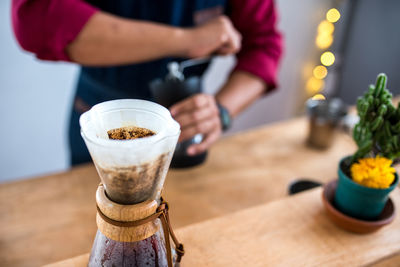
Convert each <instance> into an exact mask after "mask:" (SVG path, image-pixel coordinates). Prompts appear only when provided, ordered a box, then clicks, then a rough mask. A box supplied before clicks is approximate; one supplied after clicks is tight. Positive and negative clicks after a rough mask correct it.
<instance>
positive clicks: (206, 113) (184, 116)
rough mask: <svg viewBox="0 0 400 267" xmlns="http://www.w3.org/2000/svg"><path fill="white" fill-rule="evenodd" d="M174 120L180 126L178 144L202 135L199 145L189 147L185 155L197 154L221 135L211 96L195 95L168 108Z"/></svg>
mask: <svg viewBox="0 0 400 267" xmlns="http://www.w3.org/2000/svg"><path fill="white" fill-rule="evenodd" d="M170 111H171V114H172V116H173V117H174V119H175V120H176V121H177V122H179V124H180V125H181V135H180V136H179V142H181V141H184V140H188V139H190V138H192V137H194V136H195V135H196V134H199V133H201V134H203V141H202V142H201V143H200V144H196V145H191V146H190V147H189V148H188V150H187V153H188V154H189V155H196V154H199V153H201V152H203V151H205V150H207V148H209V147H210V146H211V145H212V144H213V143H214V142H215V141H217V140H218V138H219V137H220V135H221V133H222V129H221V120H220V117H219V110H218V106H217V102H216V100H215V98H214V96H212V95H207V94H197V95H194V96H192V97H189V98H187V99H184V100H182V101H181V102H178V103H176V104H175V105H173V106H172V107H171V108H170Z"/></svg>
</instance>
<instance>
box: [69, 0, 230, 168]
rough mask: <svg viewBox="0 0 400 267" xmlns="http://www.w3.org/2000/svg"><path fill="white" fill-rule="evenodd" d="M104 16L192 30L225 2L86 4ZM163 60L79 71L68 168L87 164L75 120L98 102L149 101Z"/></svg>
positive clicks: (163, 70)
mask: <svg viewBox="0 0 400 267" xmlns="http://www.w3.org/2000/svg"><path fill="white" fill-rule="evenodd" d="M88 2H90V3H91V4H93V5H95V6H97V7H99V8H100V9H101V10H104V11H106V12H108V13H112V14H115V15H118V16H121V17H126V18H133V19H137V20H146V21H154V22H159V23H163V24H168V25H173V26H179V27H192V26H194V25H196V24H199V23H203V22H205V21H207V20H209V19H211V18H213V17H215V16H218V15H220V14H222V13H224V12H225V6H226V0H203V1H200V0H192V1H191V0H125V1H124V0H102V1H95V0H93V1H88ZM172 60H174V61H181V60H182V59H173V58H166V59H161V60H156V61H151V62H147V63H142V64H135V65H127V66H118V67H82V68H81V72H80V74H79V78H78V83H77V90H76V94H75V99H74V103H73V110H72V113H71V116H70V125H69V147H70V159H71V165H76V164H80V163H84V162H88V161H91V158H90V155H89V152H88V150H87V148H86V146H85V144H84V142H83V139H82V137H81V135H80V126H79V117H80V115H81V114H82V113H83V112H85V111H87V110H89V109H90V108H91V107H92V106H93V105H95V104H98V103H100V102H104V101H108V100H114V99H123V98H135V99H144V100H150V101H153V97H152V95H151V93H150V89H149V83H150V82H151V81H152V80H154V79H156V78H163V77H164V76H165V75H166V74H167V67H166V66H167V64H168V63H169V62H170V61H172ZM207 67H208V64H205V65H203V66H198V67H196V68H191V69H188V70H186V73H184V74H185V76H186V77H190V76H192V75H195V76H202V74H203V73H204V71H205V70H206V69H207Z"/></svg>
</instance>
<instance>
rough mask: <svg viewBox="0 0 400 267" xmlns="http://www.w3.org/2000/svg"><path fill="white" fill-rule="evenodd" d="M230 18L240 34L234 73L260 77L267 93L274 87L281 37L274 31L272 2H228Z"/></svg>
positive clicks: (274, 17) (280, 51) (274, 12)
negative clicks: (266, 87)
mask: <svg viewBox="0 0 400 267" xmlns="http://www.w3.org/2000/svg"><path fill="white" fill-rule="evenodd" d="M230 7H231V13H230V18H231V20H232V23H233V25H234V26H235V27H236V29H237V30H238V31H239V32H240V33H241V34H242V37H243V39H242V49H241V51H240V52H239V53H238V54H237V65H236V67H235V69H234V70H241V71H245V72H249V73H251V74H253V75H255V76H258V77H260V78H261V79H262V80H264V81H265V82H266V84H267V85H268V90H273V89H275V88H276V87H277V69H278V63H279V59H280V57H281V54H282V37H281V34H280V33H279V32H278V30H277V29H276V20H277V13H276V10H275V5H274V1H273V0H246V1H243V0H230Z"/></svg>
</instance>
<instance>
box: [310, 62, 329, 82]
mask: <svg viewBox="0 0 400 267" xmlns="http://www.w3.org/2000/svg"><path fill="white" fill-rule="evenodd" d="M313 74H314V77H315V78H317V79H320V80H322V79H324V78H325V77H326V75H327V74H328V70H327V69H326V67H324V66H321V65H319V66H316V67H315V68H314V70H313Z"/></svg>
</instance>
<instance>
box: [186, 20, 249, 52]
mask: <svg viewBox="0 0 400 267" xmlns="http://www.w3.org/2000/svg"><path fill="white" fill-rule="evenodd" d="M187 34H188V38H189V39H190V40H191V41H190V48H189V50H188V54H187V57H189V58H198V57H205V56H208V55H211V54H213V53H215V54H220V55H228V54H235V53H237V52H239V50H240V47H241V41H242V36H241V35H240V33H239V32H238V31H237V30H236V29H235V28H234V27H233V25H232V22H231V21H230V20H229V18H228V17H226V16H219V17H217V18H215V19H212V20H211V21H209V22H207V23H205V24H203V25H201V26H198V27H195V28H192V29H189V30H187Z"/></svg>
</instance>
